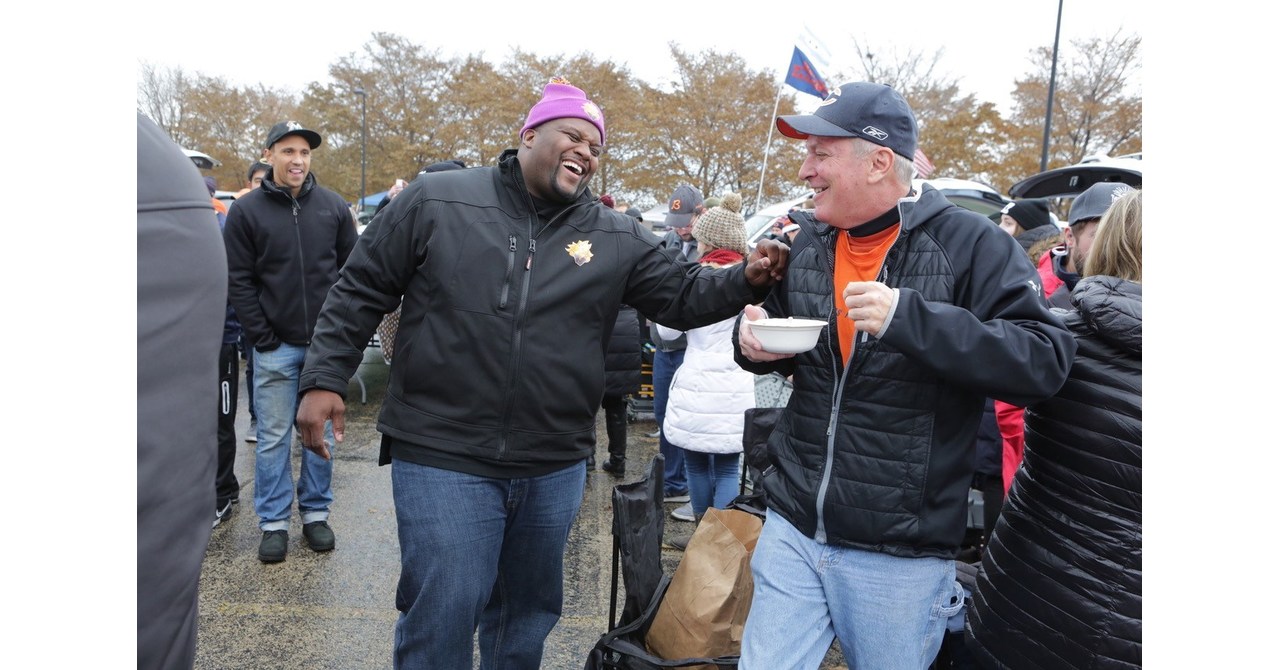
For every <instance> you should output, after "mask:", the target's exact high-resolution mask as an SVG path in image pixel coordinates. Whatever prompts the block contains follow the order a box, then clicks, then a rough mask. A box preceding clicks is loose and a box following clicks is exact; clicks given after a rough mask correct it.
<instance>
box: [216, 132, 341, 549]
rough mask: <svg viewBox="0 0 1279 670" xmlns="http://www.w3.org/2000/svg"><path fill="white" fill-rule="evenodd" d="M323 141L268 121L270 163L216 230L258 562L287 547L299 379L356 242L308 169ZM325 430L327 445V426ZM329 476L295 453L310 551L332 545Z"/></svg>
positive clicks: (334, 197)
mask: <svg viewBox="0 0 1279 670" xmlns="http://www.w3.org/2000/svg"><path fill="white" fill-rule="evenodd" d="M320 142H321V138H320V135H319V133H317V132H315V131H313V130H308V129H306V128H303V127H302V125H301V124H300V123H298V122H296V121H288V122H284V123H277V124H275V126H273V127H272V128H271V132H270V133H269V134H268V135H267V141H266V145H265V148H264V149H263V152H262V156H263V158H262V162H264V163H266V164H268V165H270V166H271V169H270V170H269V171H268V172H267V174H266V177H265V178H263V180H262V187H261V188H258V189H255V190H252V191H250V192H248V193H246V194H245V195H244V197H242V198H240V199H239V200H237V201H236V203H235V207H232V208H231V211H230V212H229V213H228V215H227V222H226V229H225V230H224V231H223V239H224V241H225V243H226V253H227V266H228V271H229V273H230V287H229V297H230V300H231V305H232V306H233V307H234V308H235V313H236V315H237V316H238V317H239V319H240V324H241V325H242V326H243V328H244V335H245V340H246V341H247V342H248V344H250V345H251V346H252V347H253V384H254V389H253V404H254V413H255V414H256V415H257V419H258V422H257V423H258V434H257V438H258V443H257V455H256V465H255V469H254V484H253V506H254V509H255V510H256V512H257V514H258V527H260V528H261V529H262V542H261V544H260V545H259V546H258V559H260V560H261V561H262V562H264V563H278V562H280V561H283V560H284V557H285V555H286V554H287V552H288V546H289V521H290V518H291V517H292V509H293V498H294V484H293V470H292V467H291V465H290V451H291V449H292V446H293V422H294V417H295V415H296V414H297V407H298V379H299V377H300V375H301V373H302V362H303V360H304V359H305V357H306V352H307V348H308V346H309V345H310V343H311V338H312V336H313V334H314V330H315V320H316V317H317V316H318V315H319V313H320V306H321V305H323V304H324V298H325V296H326V295H327V294H328V292H329V288H331V287H332V286H333V284H334V283H335V282H336V281H337V279H338V270H340V269H341V267H342V265H343V263H345V262H346V258H347V256H349V255H350V253H351V249H352V248H353V247H354V246H355V238H356V234H355V220H354V218H353V217H352V215H351V210H350V209H348V208H347V206H346V202H345V201H343V200H342V197H341V196H339V195H338V194H336V193H334V192H333V191H330V190H329V189H326V188H324V187H322V186H320V185H319V184H317V183H316V180H315V175H313V174H311V151H312V150H314V149H316V148H317V147H319V146H320ZM325 439H326V440H328V443H329V444H330V445H331V444H333V433H332V427H331V426H330V427H329V428H328V429H327V433H326V438H325ZM332 479H333V462H332V461H330V460H328V459H324V458H320V457H319V456H316V455H315V454H313V453H311V452H309V451H305V450H304V451H303V452H302V470H301V476H300V478H299V480H298V483H297V503H298V513H299V514H300V516H301V517H302V535H303V537H304V538H305V539H306V543H307V545H308V546H309V547H310V548H311V549H312V550H314V551H329V550H331V549H333V547H334V545H335V540H334V536H333V531H332V529H330V528H329V524H328V518H329V505H330V504H331V503H332V501H333V487H332Z"/></svg>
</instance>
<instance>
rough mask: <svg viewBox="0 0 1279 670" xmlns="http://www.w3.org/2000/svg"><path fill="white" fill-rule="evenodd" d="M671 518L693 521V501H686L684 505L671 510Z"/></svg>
mask: <svg viewBox="0 0 1279 670" xmlns="http://www.w3.org/2000/svg"><path fill="white" fill-rule="evenodd" d="M671 518H672V519H678V520H680V521H692V520H693V503H691V502H690V503H685V504H683V505H680V506H679V507H676V508H675V510H674V511H672V512H671Z"/></svg>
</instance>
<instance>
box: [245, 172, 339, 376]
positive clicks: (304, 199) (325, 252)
mask: <svg viewBox="0 0 1279 670" xmlns="http://www.w3.org/2000/svg"><path fill="white" fill-rule="evenodd" d="M274 178H275V174H274V172H267V175H266V178H265V179H263V180H262V187H261V188H257V189H254V190H252V191H249V192H248V193H246V194H244V196H243V197H241V198H240V199H238V200H236V201H235V204H233V205H232V206H231V209H230V211H229V212H227V220H226V227H225V228H224V229H223V231H222V239H223V242H224V243H225V244H226V256H227V271H228V273H229V275H230V285H229V288H228V300H229V301H230V302H231V306H232V307H234V308H235V313H236V316H237V317H239V319H240V325H242V326H243V327H244V334H245V336H246V338H247V339H248V342H249V343H250V344H252V345H253V348H255V349H257V350H258V351H270V350H272V349H275V348H277V347H279V346H280V343H281V342H287V343H289V344H294V345H299V346H306V345H308V344H310V342H311V333H312V330H314V328H315V319H316V317H317V316H318V315H319V313H320V306H321V305H323V304H324V296H325V295H326V294H327V293H328V291H329V288H330V287H332V286H333V284H334V282H336V281H337V279H338V271H339V270H340V269H341V268H342V264H343V263H345V262H346V259H347V256H349V255H350V254H351V249H353V248H354V247H355V238H356V233H355V223H354V222H353V221H352V220H351V210H349V209H347V206H346V202H344V201H343V200H342V197H341V196H339V195H338V194H336V193H334V192H333V191H330V190H329V189H327V188H324V187H322V186H320V185H318V184H317V183H316V181H315V175H314V174H307V176H306V180H305V181H304V182H303V183H302V189H301V191H300V192H299V193H298V197H297V198H296V199H295V198H294V197H293V194H292V193H291V192H290V191H289V190H288V189H285V188H281V187H280V186H278V185H277V184H276V183H275V181H274Z"/></svg>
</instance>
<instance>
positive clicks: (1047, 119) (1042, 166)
mask: <svg viewBox="0 0 1279 670" xmlns="http://www.w3.org/2000/svg"><path fill="white" fill-rule="evenodd" d="M1065 1H1066V0H1057V35H1056V36H1055V37H1053V69H1052V74H1050V75H1048V111H1047V112H1045V113H1044V148H1043V152H1042V153H1040V154H1039V171H1040V172H1043V171H1044V170H1047V169H1048V143H1049V141H1050V140H1051V139H1052V132H1053V93H1054V92H1055V90H1056V88H1057V44H1058V42H1060V41H1061V7H1062V5H1063V4H1065Z"/></svg>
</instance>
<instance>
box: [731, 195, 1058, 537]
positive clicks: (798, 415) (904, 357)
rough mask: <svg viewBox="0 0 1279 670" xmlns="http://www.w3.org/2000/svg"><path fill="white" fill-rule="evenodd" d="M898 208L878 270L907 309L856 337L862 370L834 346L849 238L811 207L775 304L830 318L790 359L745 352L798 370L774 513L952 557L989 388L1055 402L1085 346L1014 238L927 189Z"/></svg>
mask: <svg viewBox="0 0 1279 670" xmlns="http://www.w3.org/2000/svg"><path fill="white" fill-rule="evenodd" d="M898 212H899V214H900V217H901V222H902V226H901V232H900V233H899V236H898V238H897V240H896V241H895V242H894V244H893V245H892V248H891V249H890V250H889V252H888V255H887V258H886V260H885V261H884V266H883V267H882V268H881V269H880V272H879V280H880V281H882V282H884V283H885V284H887V285H888V286H889V287H891V288H893V289H896V290H897V293H898V295H897V300H896V303H895V308H894V311H893V313H892V314H891V315H890V319H889V322H888V323H887V325H886V327H885V330H884V332H883V333H881V336H880V337H878V338H876V337H870V336H868V335H865V334H858V336H857V343H856V346H855V348H854V352H853V357H852V361H851V366H849V367H847V368H846V367H845V361H843V360H841V359H840V357H839V356H838V354H837V353H836V352H838V351H839V345H838V342H837V341H834V342H833V341H832V340H831V338H832V337H838V330H837V326H836V319H838V318H844V317H842V316H838V315H836V314H835V311H834V298H833V294H834V285H833V284H834V282H833V281H832V276H833V274H832V273H833V266H834V257H835V251H834V249H835V247H834V245H835V244H836V243H837V242H840V237H842V235H843V233H842V231H839V230H837V229H834V228H832V227H830V226H827V225H826V224H823V223H819V222H817V221H815V220H814V219H813V218H812V214H811V213H808V212H800V213H796V214H793V215H792V220H794V221H795V222H796V223H798V224H799V225H800V227H801V229H802V230H801V232H800V235H799V237H798V238H796V242H795V245H794V246H793V247H792V249H791V255H790V262H789V266H788V270H787V275H786V278H785V279H784V280H783V281H782V282H781V283H780V284H778V285H777V286H775V287H774V288H773V291H772V292H771V293H770V294H769V297H768V299H767V301H766V302H765V304H764V309H765V310H766V311H767V312H768V314H769V315H770V316H782V317H784V316H795V317H806V318H815V319H822V320H825V321H827V322H828V323H829V324H830V325H829V326H828V327H827V328H826V329H825V330H824V331H823V332H822V335H821V339H820V341H819V342H818V344H817V346H816V347H815V348H814V349H812V350H810V351H808V352H805V353H802V354H798V355H796V356H795V357H793V358H787V359H783V360H781V361H777V362H775V363H771V364H768V363H765V364H758V363H751V362H749V361H747V360H746V359H745V358H743V357H742V356H741V354H740V352H739V353H738V354H737V356H738V362H739V363H741V365H742V367H744V368H746V369H747V370H750V371H752V372H755V373H765V372H771V371H778V372H781V373H782V374H786V375H789V374H792V373H793V374H794V391H793V394H792V395H791V400H790V404H789V405H788V407H787V411H786V413H785V414H784V415H783V416H782V418H781V420H780V421H779V423H778V425H777V428H776V430H775V431H774V432H773V435H772V437H771V438H770V440H769V457H770V459H771V461H772V467H770V468H768V469H767V471H766V472H765V473H764V475H763V485H764V487H765V489H766V490H767V492H768V500H769V507H770V509H771V511H772V512H774V513H777V514H780V515H782V516H783V517H785V518H786V519H787V520H788V521H790V523H791V524H793V525H794V526H795V527H796V528H798V529H799V530H800V531H801V532H803V533H804V534H805V535H807V536H809V537H812V538H814V539H816V540H817V541H818V542H822V543H827V544H835V545H840V546H846V547H855V548H859V549H865V550H871V551H883V552H886V553H889V554H893V555H896V556H907V557H916V556H937V557H943V558H953V557H954V556H955V555H956V553H957V552H958V550H959V547H960V543H961V541H962V539H963V536H964V531H965V528H966V526H967V523H966V515H967V502H968V489H969V485H970V483H971V482H972V475H973V451H972V449H973V438H974V436H975V434H976V431H977V426H978V422H979V421H980V420H981V417H982V411H983V408H984V406H985V398H986V397H987V396H989V397H993V398H998V399H1004V400H1007V401H1009V402H1013V403H1023V404H1024V403H1030V402H1035V401H1039V400H1043V399H1044V398H1047V397H1049V396H1051V395H1052V394H1053V393H1054V392H1056V391H1057V389H1058V388H1060V387H1061V384H1062V382H1063V381H1064V380H1065V378H1066V373H1067V371H1068V370H1069V369H1070V361H1071V358H1072V357H1073V355H1074V351H1075V345H1074V340H1073V338H1071V337H1070V333H1069V332H1067V331H1066V330H1065V328H1064V327H1063V325H1062V323H1061V320H1060V319H1059V318H1058V317H1056V316H1054V315H1052V314H1051V313H1050V312H1049V311H1048V308H1047V307H1046V306H1045V305H1044V301H1043V294H1042V292H1041V290H1040V286H1039V281H1038V279H1039V278H1038V276H1037V274H1036V273H1035V269H1034V267H1032V266H1031V264H1030V261H1029V260H1028V259H1027V258H1026V254H1025V252H1023V251H1022V250H1021V248H1020V247H1019V246H1018V245H1017V242H1016V241H1015V240H1013V238H1012V237H1011V236H1009V235H1008V234H1007V233H1005V232H1003V231H1002V230H1000V229H999V228H998V227H996V226H992V225H990V221H988V220H986V219H985V218H983V217H982V216H981V215H979V214H976V213H973V212H970V211H968V210H965V209H961V208H959V207H957V206H955V205H953V204H951V203H950V202H949V201H947V200H946V199H945V198H944V197H943V196H942V195H941V193H940V192H938V191H937V190H935V189H933V188H932V187H930V186H925V187H924V188H923V192H922V193H920V194H919V196H918V197H917V198H904V199H902V200H901V201H899V202H898ZM736 336H737V334H736V330H734V338H736ZM734 348H735V349H736V346H735V347H734Z"/></svg>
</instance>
